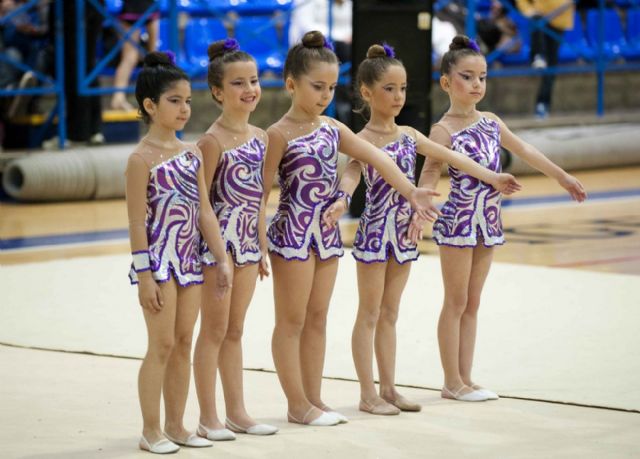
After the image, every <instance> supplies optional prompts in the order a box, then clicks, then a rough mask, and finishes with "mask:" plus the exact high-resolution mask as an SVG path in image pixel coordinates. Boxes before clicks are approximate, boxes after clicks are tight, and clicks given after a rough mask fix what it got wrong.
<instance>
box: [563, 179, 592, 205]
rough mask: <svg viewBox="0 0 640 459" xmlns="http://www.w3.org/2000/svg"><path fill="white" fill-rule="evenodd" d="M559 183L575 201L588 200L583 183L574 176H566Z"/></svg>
mask: <svg viewBox="0 0 640 459" xmlns="http://www.w3.org/2000/svg"><path fill="white" fill-rule="evenodd" d="M558 183H559V184H560V186H561V187H562V188H564V189H565V190H567V192H568V193H569V194H570V195H571V199H573V200H574V201H578V202H582V201H584V200H585V199H587V192H586V191H585V190H584V187H583V186H582V183H580V181H579V180H578V179H577V178H575V177H574V176H573V175H569V174H565V175H564V176H562V178H561V179H560V180H558Z"/></svg>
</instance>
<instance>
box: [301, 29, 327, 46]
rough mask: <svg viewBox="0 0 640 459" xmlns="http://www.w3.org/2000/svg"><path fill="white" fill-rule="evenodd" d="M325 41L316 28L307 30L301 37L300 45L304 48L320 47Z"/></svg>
mask: <svg viewBox="0 0 640 459" xmlns="http://www.w3.org/2000/svg"><path fill="white" fill-rule="evenodd" d="M325 42H326V39H325V37H324V35H323V34H322V32H320V31H318V30H312V31H311V32H307V33H305V34H304V36H303V37H302V46H304V47H305V48H322V47H324V44H325Z"/></svg>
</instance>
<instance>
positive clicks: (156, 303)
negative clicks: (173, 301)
mask: <svg viewBox="0 0 640 459" xmlns="http://www.w3.org/2000/svg"><path fill="white" fill-rule="evenodd" d="M138 301H139V302H140V306H142V307H143V308H144V309H146V310H148V311H149V312H160V311H161V310H162V307H163V306H164V297H163V295H162V290H160V287H159V286H158V284H157V282H156V281H155V280H154V279H153V277H151V275H146V276H138Z"/></svg>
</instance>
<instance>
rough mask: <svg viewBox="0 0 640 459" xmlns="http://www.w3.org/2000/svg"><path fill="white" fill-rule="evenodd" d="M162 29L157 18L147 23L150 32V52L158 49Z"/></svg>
mask: <svg viewBox="0 0 640 459" xmlns="http://www.w3.org/2000/svg"><path fill="white" fill-rule="evenodd" d="M159 30H160V22H159V21H158V20H157V19H154V20H153V21H149V22H148V23H147V33H148V34H149V46H148V48H149V52H153V51H155V50H156V49H158V35H159Z"/></svg>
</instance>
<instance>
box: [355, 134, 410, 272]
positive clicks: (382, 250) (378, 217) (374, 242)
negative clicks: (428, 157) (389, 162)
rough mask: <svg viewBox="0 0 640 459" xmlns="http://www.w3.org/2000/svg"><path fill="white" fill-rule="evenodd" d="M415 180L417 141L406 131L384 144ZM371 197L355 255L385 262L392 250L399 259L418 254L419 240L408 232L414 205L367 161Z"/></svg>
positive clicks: (407, 173) (359, 257) (366, 171)
mask: <svg viewBox="0 0 640 459" xmlns="http://www.w3.org/2000/svg"><path fill="white" fill-rule="evenodd" d="M382 151H383V152H385V153H386V154H388V155H389V156H390V157H391V159H393V161H394V162H395V163H396V164H397V165H398V167H399V168H400V170H401V171H402V172H404V174H405V176H406V177H407V178H408V179H409V180H410V181H411V182H412V183H413V180H414V169H415V164H416V141H415V140H414V139H413V138H412V137H411V136H409V135H408V134H406V133H402V134H401V135H400V137H399V138H398V139H397V140H394V141H393V142H391V143H389V144H387V145H385V146H384V147H382ZM362 169H363V174H364V180H365V183H366V185H367V199H366V204H365V208H364V212H363V213H362V216H361V217H360V225H359V226H358V230H357V231H356V236H355V240H354V243H353V257H354V258H355V259H356V260H358V261H360V262H363V263H372V262H384V261H387V260H388V259H389V257H390V256H391V254H393V256H394V257H395V259H396V261H397V262H398V263H405V262H407V261H414V260H416V259H417V258H418V250H417V246H416V244H413V243H412V242H411V240H410V239H409V237H408V235H407V231H408V230H409V224H410V223H411V215H412V213H413V211H412V210H411V205H410V204H409V201H407V200H406V199H405V198H404V197H403V196H402V195H400V193H398V192H397V191H396V190H394V189H393V188H392V187H391V185H389V184H388V183H387V182H385V181H384V179H383V178H382V176H381V175H380V174H379V173H378V171H376V170H375V169H374V168H373V166H371V165H368V164H366V165H363V166H362Z"/></svg>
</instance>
